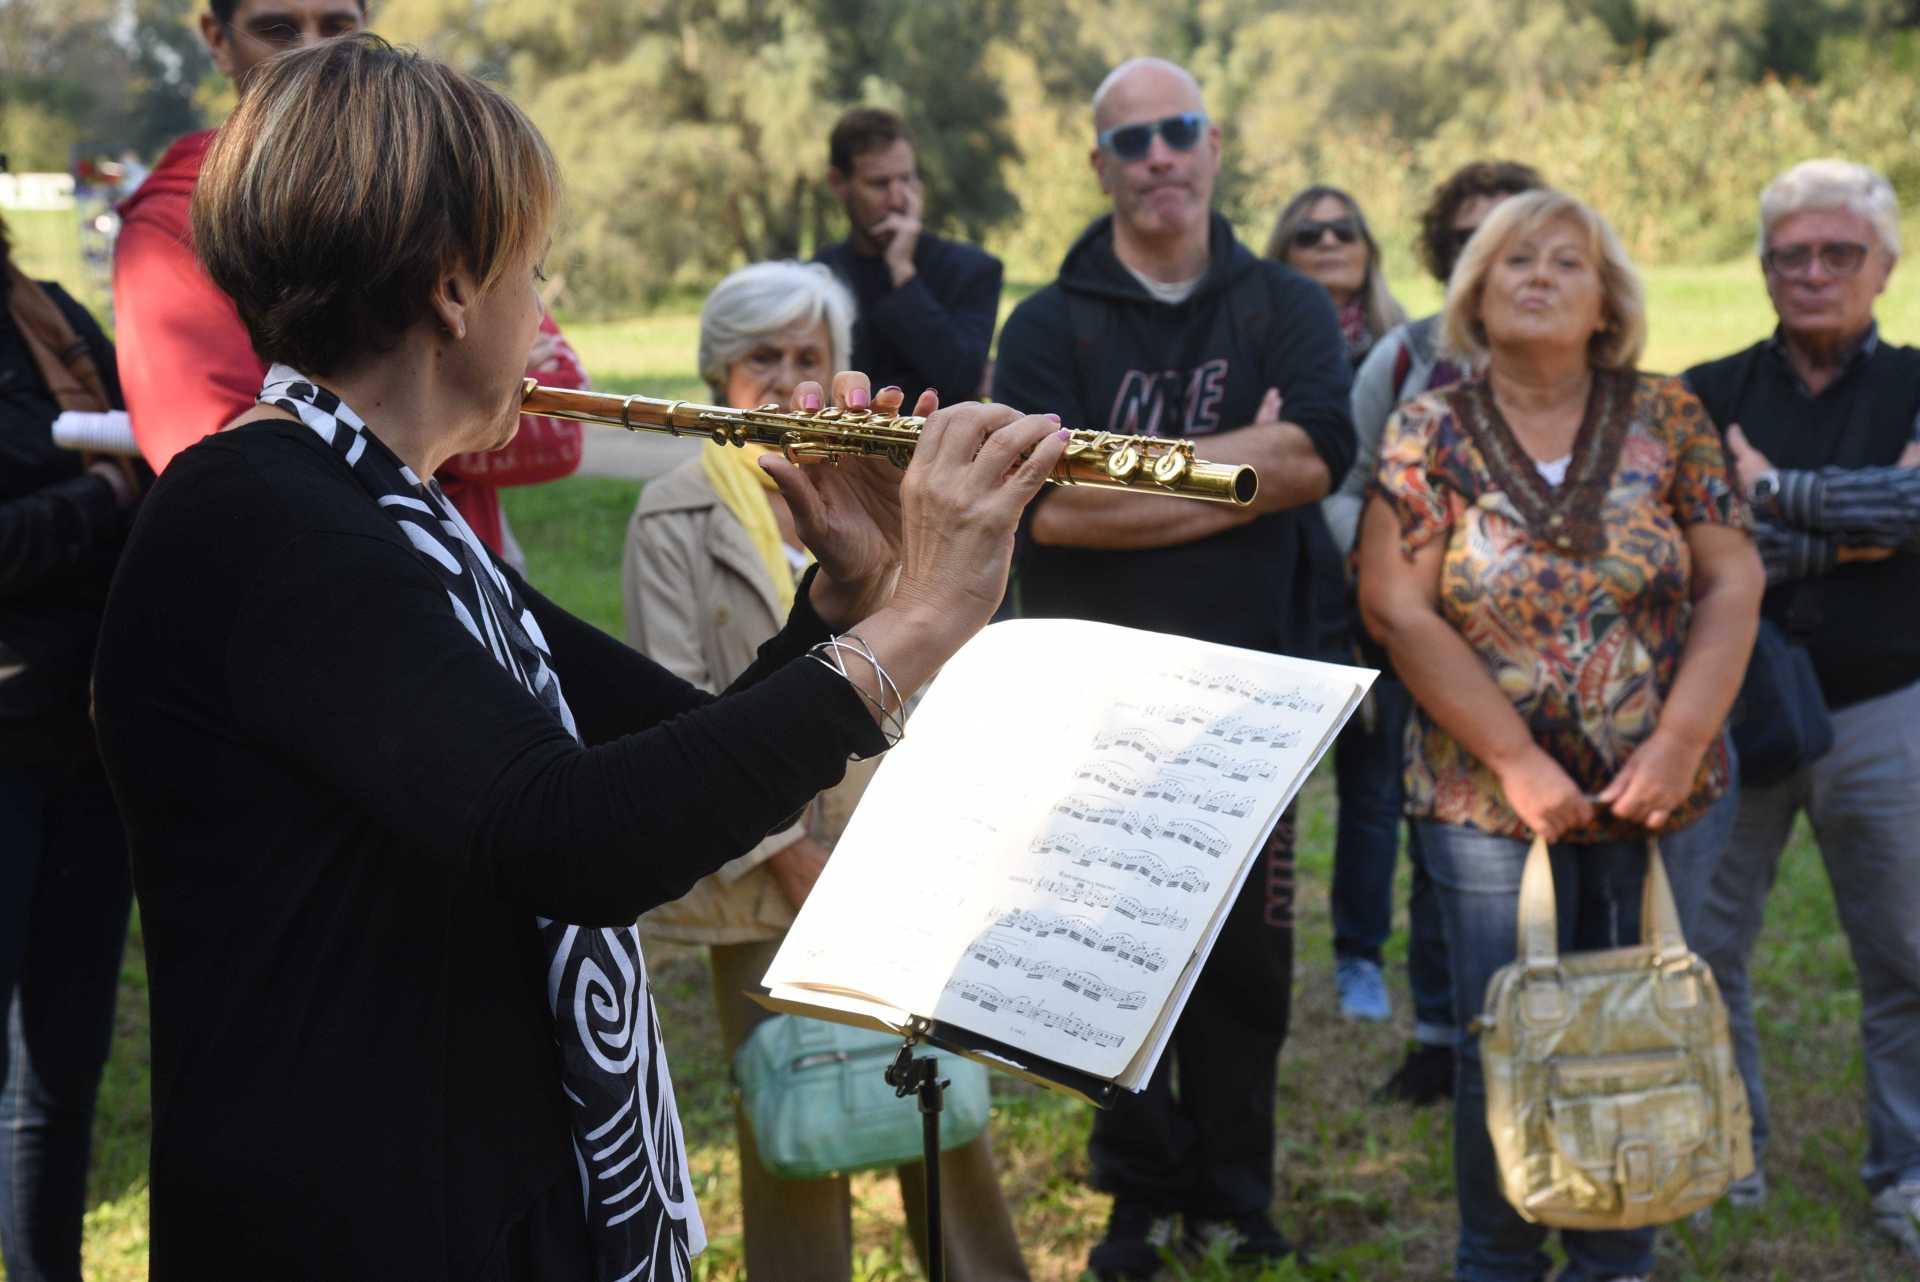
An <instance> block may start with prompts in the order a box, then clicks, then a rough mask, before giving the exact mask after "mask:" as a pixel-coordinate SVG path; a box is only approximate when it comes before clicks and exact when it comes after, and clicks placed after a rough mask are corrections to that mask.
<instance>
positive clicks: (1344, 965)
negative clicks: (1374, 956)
mask: <svg viewBox="0 0 1920 1282" xmlns="http://www.w3.org/2000/svg"><path fill="white" fill-rule="evenodd" d="M1333 983H1334V987H1336V988H1338V989H1339V990H1340V1014H1341V1015H1342V1016H1344V1017H1345V1018H1347V1019H1364V1020H1370V1021H1372V1022H1373V1023H1376V1024H1380V1023H1385V1022H1386V1021H1387V1020H1389V1019H1392V1018H1393V1005H1392V1003H1390V1002H1389V1001H1388V1000H1387V980H1386V977H1385V976H1384V975H1382V974H1381V973H1380V966H1379V963H1377V962H1370V961H1368V960H1366V959H1365V958H1363V957H1342V958H1340V959H1339V960H1337V961H1335V962H1334V964H1333Z"/></svg>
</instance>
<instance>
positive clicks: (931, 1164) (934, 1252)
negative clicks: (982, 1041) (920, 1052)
mask: <svg viewBox="0 0 1920 1282" xmlns="http://www.w3.org/2000/svg"><path fill="white" fill-rule="evenodd" d="M913 1043H914V1039H913V1038H912V1037H908V1038H907V1039H906V1041H904V1042H902V1043H901V1045H900V1053H899V1054H898V1055H896V1056H894V1057H893V1063H891V1064H889V1065H887V1085H889V1086H891V1087H893V1093H894V1095H895V1096H896V1097H898V1098H900V1099H905V1098H906V1097H907V1096H909V1095H914V1096H917V1097H918V1098H919V1101H920V1152H921V1159H922V1161H923V1162H924V1164H925V1166H926V1173H927V1282H946V1276H947V1260H946V1253H945V1246H944V1244H943V1243H942V1241H941V1232H940V1110H941V1109H942V1108H943V1107H945V1104H946V1091H947V1082H946V1080H945V1079H943V1078H942V1077H941V1076H940V1073H939V1067H938V1066H939V1061H938V1060H936V1059H935V1058H934V1057H933V1056H931V1055H928V1056H925V1057H923V1058H917V1057H915V1055H914V1053H913Z"/></svg>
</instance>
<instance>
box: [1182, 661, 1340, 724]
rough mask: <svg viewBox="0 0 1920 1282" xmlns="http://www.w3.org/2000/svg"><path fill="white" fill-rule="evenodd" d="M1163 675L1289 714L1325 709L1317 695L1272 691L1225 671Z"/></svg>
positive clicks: (1290, 689) (1295, 688)
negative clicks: (1282, 710)
mask: <svg viewBox="0 0 1920 1282" xmlns="http://www.w3.org/2000/svg"><path fill="white" fill-rule="evenodd" d="M1165 675H1167V676H1169V677H1171V678H1173V679H1174V680H1175V681H1181V682H1184V683H1185V684H1187V685H1190V686H1193V687H1194V688H1196V689H1200V690H1215V691H1224V692H1225V693H1227V694H1231V695H1236V696H1238V697H1239V698H1242V699H1246V700H1248V701H1250V702H1252V703H1255V704H1259V705H1260V706H1262V707H1267V708H1284V709H1286V710H1287V711H1289V712H1304V713H1308V714H1310V715H1313V716H1319V715H1320V714H1321V713H1322V712H1324V711H1325V710H1326V706H1327V704H1326V699H1325V698H1324V697H1323V696H1321V695H1319V694H1318V693H1313V694H1309V693H1307V692H1306V691H1304V690H1302V689H1301V688H1300V687H1298V686H1288V687H1287V688H1285V689H1281V690H1276V689H1273V688H1272V687H1269V686H1263V685H1261V684H1260V683H1259V682H1257V681H1253V680H1251V679H1249V678H1247V677H1245V676H1242V675H1241V674H1239V673H1237V672H1225V671H1221V670H1219V669H1212V668H1202V669H1198V670H1189V671H1182V672H1169V673H1166V674H1165Z"/></svg>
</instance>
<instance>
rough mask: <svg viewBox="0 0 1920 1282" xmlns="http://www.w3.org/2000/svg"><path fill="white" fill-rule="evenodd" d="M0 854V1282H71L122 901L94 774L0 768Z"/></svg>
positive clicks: (119, 861)
mask: <svg viewBox="0 0 1920 1282" xmlns="http://www.w3.org/2000/svg"><path fill="white" fill-rule="evenodd" d="M0 843H4V845H0V1002H5V1004H6V1007H7V1009H8V1018H7V1037H6V1045H5V1048H4V1049H3V1050H0V1082H4V1083H5V1089H4V1090H0V1255H4V1258H5V1261H6V1269H7V1277H8V1279H9V1282H79V1279H80V1219H81V1215H82V1213H83V1212H84V1211H85V1210H86V1194H87V1160H88V1156H89V1152H90V1148H91V1141H92V1134H93V1100H94V1095H95V1094H96V1093H97V1092H98V1090H99V1088H100V1074H101V1072H102V1070H103V1069H104V1068H105V1066H106V1062H107V1051H108V1048H109V1047H110V1046H111V1045H112V1042H113V1002H114V996H115V993H116V991H117V989H118V986H119V981H120V953H121V950H122V948H123V947H124V945H125V943H126V938H127V911H128V906H129V904H130V902H131V900H132V893H133V892H132V888H131V885H130V880H129V875H128V870H127V848H126V838H125V837H124V836H123V834H122V832H121V829H120V817H119V814H118V813H117V812H116V811H115V809H114V805H113V797H112V794H111V793H109V792H108V791H107V781H106V776H105V774H104V773H103V772H102V771H101V769H100V763H99V762H98V761H97V760H93V759H88V760H86V761H84V762H79V763H71V764H67V765H59V766H52V765H33V766H0ZM9 999H10V1000H9Z"/></svg>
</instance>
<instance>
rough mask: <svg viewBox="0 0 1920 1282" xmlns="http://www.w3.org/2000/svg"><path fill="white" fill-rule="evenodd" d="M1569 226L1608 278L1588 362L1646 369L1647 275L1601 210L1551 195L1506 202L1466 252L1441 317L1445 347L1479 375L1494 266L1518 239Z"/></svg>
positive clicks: (1561, 194) (1597, 365) (1449, 287)
mask: <svg viewBox="0 0 1920 1282" xmlns="http://www.w3.org/2000/svg"><path fill="white" fill-rule="evenodd" d="M1561 221H1565V222H1570V223H1572V224H1573V225H1574V226H1575V227H1578V228H1579V229H1580V231H1581V234H1582V235H1584V236H1585V237H1586V241H1587V252H1588V253H1589V254H1590V255H1592V258H1593V265H1594V269H1595V270H1596V271H1597V272H1598V273H1599V274H1600V317H1601V329H1600V332H1599V333H1597V334H1595V335H1594V336H1593V338H1592V339H1591V340H1589V342H1588V344H1587V359H1588V360H1589V361H1590V362H1591V363H1592V364H1593V367H1594V368H1595V369H1611V370H1631V369H1634V368H1636V367H1637V366H1638V365H1639V363H1640V353H1641V350H1642V349H1643V348H1645V347H1646V344H1647V304H1646V292H1645V290H1643V289H1642V288H1641V285H1640V273H1639V272H1637V271H1635V270H1634V266H1633V263H1632V261H1631V260H1629V259H1628V258H1627V251H1626V249H1625V248H1624V247H1623V246H1622V245H1621V244H1620V238H1619V237H1618V236H1616V235H1614V234H1613V228H1612V227H1611V226H1610V225H1608V223H1607V220H1606V219H1605V218H1603V217H1601V216H1600V212H1599V211H1598V210H1596V209H1594V208H1593V207H1592V206H1591V205H1588V204H1586V203H1584V202H1582V201H1580V200H1576V199H1575V198H1574V197H1572V196H1569V195H1567V193H1565V192H1563V191H1555V190H1554V189H1553V188H1551V187H1545V188H1542V189H1541V190H1539V191H1529V192H1524V193H1522V194H1521V195H1518V196H1513V197H1510V198H1508V199H1506V200H1503V201H1501V202H1500V204H1499V206H1498V207H1497V208H1496V209H1494V211H1493V212H1492V213H1490V214H1488V215H1487V218H1486V221H1485V222H1483V223H1481V224H1480V230H1478V231H1476V232H1474V234H1473V239H1472V240H1470V241H1468V242H1467V247H1466V248H1465V249H1463V250H1462V251H1460V261H1459V262H1458V263H1456V264H1454V268H1453V278H1452V279H1451V280H1450V281H1449V282H1448V283H1447V302H1446V306H1445V307H1444V308H1443V309H1442V310H1441V313H1440V328H1441V333H1442V335H1443V337H1442V341H1441V346H1442V347H1443V348H1444V349H1445V350H1446V352H1447V354H1448V355H1450V356H1454V357H1458V358H1459V359H1460V360H1462V361H1464V362H1465V363H1466V364H1467V365H1469V366H1470V367H1473V368H1478V367H1480V366H1481V365H1483V364H1485V363H1486V359H1487V331H1486V327H1485V326H1484V325H1482V324H1481V323H1480V302H1481V299H1482V298H1483V297H1484V296H1485V294H1486V291H1487V275H1488V273H1489V272H1491V271H1492V270H1493V260H1494V259H1495V258H1496V257H1498V256H1499V254H1500V251H1501V250H1503V249H1505V248H1506V245H1507V242H1508V241H1510V240H1512V239H1514V238H1515V237H1516V236H1524V235H1527V234H1529V233H1531V232H1536V231H1539V230H1540V229H1541V228H1543V227H1546V226H1547V225H1548V224H1550V223H1556V222H1561Z"/></svg>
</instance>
